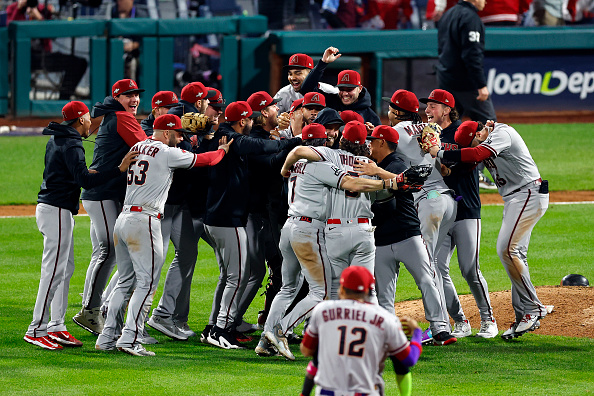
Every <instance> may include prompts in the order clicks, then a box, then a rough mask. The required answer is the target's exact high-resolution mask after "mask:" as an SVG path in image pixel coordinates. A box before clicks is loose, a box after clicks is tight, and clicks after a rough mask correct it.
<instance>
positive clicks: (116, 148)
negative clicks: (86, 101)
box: [82, 96, 146, 202]
mask: <svg viewBox="0 0 594 396" xmlns="http://www.w3.org/2000/svg"><path fill="white" fill-rule="evenodd" d="M100 116H103V120H102V121H101V125H100V126H99V132H97V138H96V139H95V149H94V150H93V162H92V163H91V166H90V167H89V168H90V169H95V170H96V171H98V172H106V171H108V170H111V169H112V168H114V167H116V166H119V165H120V162H121V161H122V158H124V156H125V155H126V153H128V151H130V147H132V146H133V145H134V144H136V143H138V142H140V141H142V140H144V139H146V134H145V133H144V132H143V131H142V128H141V127H140V124H139V123H138V121H136V118H135V117H134V116H133V115H132V114H130V113H128V112H126V111H125V109H124V107H123V106H122V105H121V104H120V102H118V101H117V100H115V99H114V98H112V97H111V96H108V97H106V98H105V100H104V101H103V103H96V104H95V106H93V109H92V110H91V117H92V118H96V117H100ZM124 137H125V138H126V140H124ZM126 186H127V184H126V173H122V174H121V175H120V176H118V177H114V178H113V179H112V180H110V181H108V182H107V183H105V184H104V185H102V186H101V187H94V188H88V189H87V188H85V189H84V190H83V192H82V199H84V200H89V201H102V200H114V201H119V202H124V197H125V195H126Z"/></svg>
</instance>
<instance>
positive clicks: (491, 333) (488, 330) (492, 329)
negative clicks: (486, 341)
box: [476, 319, 499, 338]
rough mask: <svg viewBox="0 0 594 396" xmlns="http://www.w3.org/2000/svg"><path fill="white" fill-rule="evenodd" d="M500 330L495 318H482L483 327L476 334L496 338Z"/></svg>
mask: <svg viewBox="0 0 594 396" xmlns="http://www.w3.org/2000/svg"><path fill="white" fill-rule="evenodd" d="M498 332H499V329H498V328H497V322H495V319H488V320H481V328H480V330H479V332H478V333H476V336H477V337H482V338H494V337H496V336H497V333H498Z"/></svg>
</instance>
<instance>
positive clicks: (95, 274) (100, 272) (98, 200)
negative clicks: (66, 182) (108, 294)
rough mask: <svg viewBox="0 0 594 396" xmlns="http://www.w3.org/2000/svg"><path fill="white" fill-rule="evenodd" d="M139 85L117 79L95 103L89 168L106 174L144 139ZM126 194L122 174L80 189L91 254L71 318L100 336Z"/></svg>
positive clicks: (124, 178)
mask: <svg viewBox="0 0 594 396" xmlns="http://www.w3.org/2000/svg"><path fill="white" fill-rule="evenodd" d="M140 92H144V89H139V88H138V85H136V82H135V81H134V80H130V79H124V80H119V81H117V82H116V83H115V84H113V86H112V90H111V96H108V97H106V98H105V100H104V101H103V103H96V104H95V106H93V109H92V110H91V118H96V117H101V116H103V120H102V121H101V125H100V126H99V131H98V132H97V138H96V139H95V149H94V151H93V162H92V163H91V166H90V169H94V170H96V171H98V172H104V171H106V170H108V169H112V168H113V167H114V166H116V165H117V164H119V163H120V161H121V160H122V158H124V156H125V155H126V153H127V152H128V151H129V150H130V147H132V146H133V145H134V144H136V143H138V142H140V141H142V140H144V139H146V134H145V133H144V131H143V130H142V128H141V126H140V124H139V123H138V121H137V120H136V117H135V116H136V111H137V109H138V104H139V103H140V97H139V93H140ZM125 192H126V177H125V175H122V176H118V177H114V178H113V179H112V180H110V181H109V182H107V183H106V184H104V185H102V186H101V187H93V188H89V189H83V191H82V195H81V198H82V203H83V206H84V208H85V210H86V211H87V213H88V214H89V218H90V219H91V232H90V233H91V242H92V245H93V253H92V255H91V262H90V263H89V267H88V269H87V275H86V278H85V287H84V291H83V304H82V305H83V306H82V309H81V310H80V312H79V313H77V314H76V315H75V316H74V317H73V318H72V320H73V321H74V322H75V323H76V324H78V325H79V326H81V327H82V328H83V329H85V330H87V331H89V332H91V333H93V334H99V333H100V332H101V330H102V328H103V316H102V315H101V313H100V307H101V298H102V293H103V289H104V288H105V286H106V285H107V281H108V280H109V276H110V275H111V272H112V270H113V268H114V266H115V251H114V242H113V227H114V225H115V221H116V218H117V216H118V214H119V213H120V211H121V206H122V201H123V199H124V195H125Z"/></svg>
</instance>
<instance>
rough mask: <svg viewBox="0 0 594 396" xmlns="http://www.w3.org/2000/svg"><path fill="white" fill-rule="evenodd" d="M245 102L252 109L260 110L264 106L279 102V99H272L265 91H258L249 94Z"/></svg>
mask: <svg viewBox="0 0 594 396" xmlns="http://www.w3.org/2000/svg"><path fill="white" fill-rule="evenodd" d="M247 102H248V103H249V104H250V107H251V108H252V110H256V111H260V110H262V109H263V108H265V107H268V106H270V105H273V104H275V103H278V102H280V99H273V98H272V96H270V94H269V93H268V92H266V91H258V92H256V93H253V94H251V95H250V97H249V98H248V100H247Z"/></svg>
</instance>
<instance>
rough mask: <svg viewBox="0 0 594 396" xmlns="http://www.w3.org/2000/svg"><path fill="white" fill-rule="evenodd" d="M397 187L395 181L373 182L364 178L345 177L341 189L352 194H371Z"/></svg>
mask: <svg viewBox="0 0 594 396" xmlns="http://www.w3.org/2000/svg"><path fill="white" fill-rule="evenodd" d="M395 186H396V180H395V179H387V180H373V179H366V178H364V177H352V176H345V177H343V179H342V181H341V182H340V188H341V189H342V190H348V191H352V192H371V191H379V190H384V189H386V188H392V187H395Z"/></svg>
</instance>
